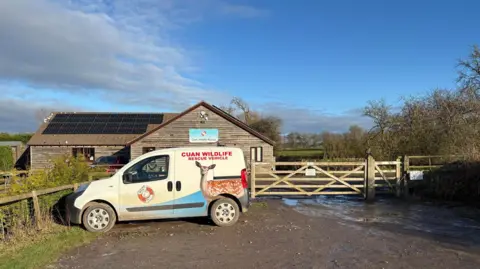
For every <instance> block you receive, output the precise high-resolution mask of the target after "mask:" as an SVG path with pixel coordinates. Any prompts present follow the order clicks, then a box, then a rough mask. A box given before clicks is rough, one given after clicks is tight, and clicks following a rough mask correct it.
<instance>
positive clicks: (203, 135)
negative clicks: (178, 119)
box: [189, 129, 218, 143]
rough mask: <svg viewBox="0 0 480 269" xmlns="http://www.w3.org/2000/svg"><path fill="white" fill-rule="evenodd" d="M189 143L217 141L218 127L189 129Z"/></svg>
mask: <svg viewBox="0 0 480 269" xmlns="http://www.w3.org/2000/svg"><path fill="white" fill-rule="evenodd" d="M189 137H190V143H212V142H218V129H190V130H189Z"/></svg>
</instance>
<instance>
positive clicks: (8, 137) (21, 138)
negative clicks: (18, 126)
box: [0, 133, 33, 144]
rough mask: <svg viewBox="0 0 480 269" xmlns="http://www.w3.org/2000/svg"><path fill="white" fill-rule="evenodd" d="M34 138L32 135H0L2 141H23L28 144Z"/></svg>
mask: <svg viewBox="0 0 480 269" xmlns="http://www.w3.org/2000/svg"><path fill="white" fill-rule="evenodd" d="M32 136H33V134H32V133H19V134H9V133H0V141H21V142H23V143H25V144H26V143H27V142H28V140H30V138H31V137H32Z"/></svg>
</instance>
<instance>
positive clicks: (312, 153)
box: [278, 148, 323, 157]
mask: <svg viewBox="0 0 480 269" xmlns="http://www.w3.org/2000/svg"><path fill="white" fill-rule="evenodd" d="M278 156H285V157H323V149H321V148H316V149H282V150H279V151H278Z"/></svg>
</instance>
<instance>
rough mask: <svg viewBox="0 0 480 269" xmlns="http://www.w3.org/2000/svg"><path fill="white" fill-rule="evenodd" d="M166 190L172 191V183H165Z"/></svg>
mask: <svg viewBox="0 0 480 269" xmlns="http://www.w3.org/2000/svg"><path fill="white" fill-rule="evenodd" d="M167 189H168V191H172V189H173V183H172V182H171V181H169V182H168V183H167Z"/></svg>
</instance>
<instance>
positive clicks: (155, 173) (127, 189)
mask: <svg viewBox="0 0 480 269" xmlns="http://www.w3.org/2000/svg"><path fill="white" fill-rule="evenodd" d="M173 167H174V160H173V155H169V154H165V155H158V156H152V157H149V158H146V159H143V160H140V161H138V162H137V163H136V164H134V165H133V166H131V167H129V168H128V169H127V170H126V171H125V172H124V176H123V178H122V182H121V183H120V193H119V202H120V208H121V211H122V213H121V214H122V217H124V218H126V219H157V218H169V217H172V215H173V203H174V199H175V194H174V173H173ZM125 175H128V176H127V177H126V176H125Z"/></svg>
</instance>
